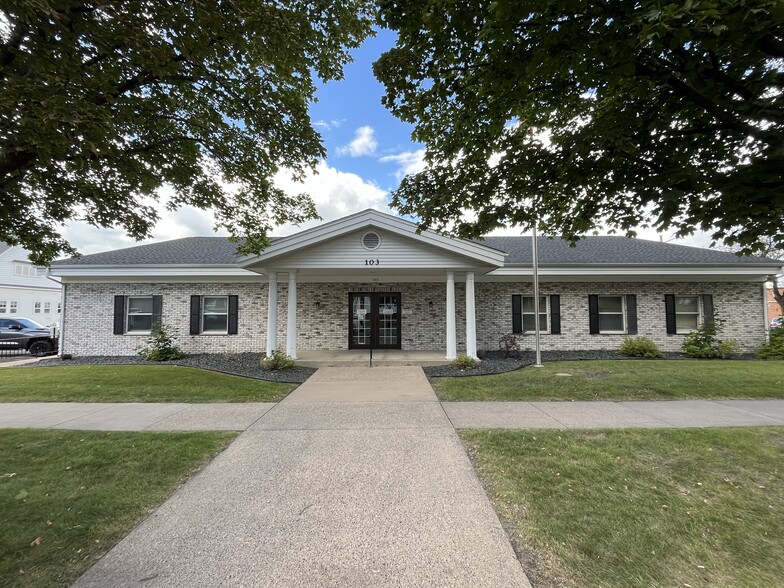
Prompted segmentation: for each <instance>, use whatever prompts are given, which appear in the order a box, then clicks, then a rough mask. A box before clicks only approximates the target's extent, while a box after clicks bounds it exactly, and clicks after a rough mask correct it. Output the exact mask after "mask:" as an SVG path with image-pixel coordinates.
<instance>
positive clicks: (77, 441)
mask: <svg viewBox="0 0 784 588" xmlns="http://www.w3.org/2000/svg"><path fill="white" fill-rule="evenodd" d="M234 437H236V433H225V432H224V433H116V432H114V433H103V432H101V433H96V432H86V431H47V430H29V429H18V430H11V429H3V430H0V529H2V532H0V585H2V586H8V587H12V586H13V587H20V588H22V587H24V588H37V587H50V586H68V585H70V584H71V583H72V582H73V581H75V580H76V578H78V577H79V576H80V575H81V574H82V573H83V572H84V571H85V570H86V569H87V568H88V567H90V565H91V564H92V563H93V562H94V561H96V559H98V558H100V557H101V556H102V555H103V554H104V553H106V552H107V551H108V550H109V549H111V547H112V546H114V545H115V544H116V543H117V542H118V541H119V540H120V539H122V538H123V537H124V536H125V535H126V534H127V533H128V532H129V531H130V530H131V529H132V528H133V527H134V526H135V525H136V524H137V523H139V522H140V521H141V520H142V519H143V518H144V517H145V516H146V515H147V514H149V513H150V512H151V511H152V510H153V509H154V508H155V507H156V506H157V505H159V504H160V503H161V502H163V501H164V500H165V499H166V498H167V497H168V496H169V495H170V494H171V493H172V492H173V491H174V490H175V489H176V488H177V487H178V486H179V485H180V484H181V483H182V482H183V481H184V480H185V479H187V478H188V477H189V476H191V475H192V474H193V473H195V471H196V470H198V469H199V468H200V467H202V466H203V465H204V464H205V463H206V462H207V461H208V460H209V459H211V458H212V457H213V456H215V455H216V454H217V453H218V452H219V451H221V450H222V449H223V448H224V447H225V446H226V445H227V444H228V443H229V442H230V441H231V440H232V439H234Z"/></svg>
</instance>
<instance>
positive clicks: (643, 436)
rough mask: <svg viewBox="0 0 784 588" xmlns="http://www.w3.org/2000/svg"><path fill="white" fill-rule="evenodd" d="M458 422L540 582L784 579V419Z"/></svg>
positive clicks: (781, 582)
mask: <svg viewBox="0 0 784 588" xmlns="http://www.w3.org/2000/svg"><path fill="white" fill-rule="evenodd" d="M460 434H461V437H462V439H463V441H464V443H465V444H466V445H467V447H468V450H469V453H470V454H471V455H472V458H473V459H474V462H475V464H476V467H477V470H478V472H479V474H480V477H481V478H482V479H483V482H484V484H485V486H486V488H487V489H488V494H489V495H490V496H491V498H492V500H493V502H494V504H495V506H496V509H497V511H498V513H499V516H500V517H501V520H502V521H503V522H504V524H505V527H506V529H507V531H508V533H509V535H510V538H511V540H512V543H513V545H514V546H515V550H516V551H517V552H518V554H519V556H520V558H521V561H523V563H524V565H525V567H526V569H527V571H528V573H529V574H530V575H531V577H532V581H533V582H534V585H535V586H537V587H540V588H554V587H555V586H559V587H560V586H569V587H575V588H576V587H588V586H602V587H607V588H616V587H617V588H627V587H639V588H648V587H651V586H681V587H683V586H691V587H692V588H698V587H704V588H707V587H713V586H721V587H722V588H729V587H738V588H741V587H747V586H754V587H755V588H766V587H770V588H774V587H775V588H778V587H780V586H784V557H782V554H784V466H783V465H782V464H784V427H770V428H756V429H754V428H744V429H703V430H613V431H542V430H539V431H496V430H494V431H486V430H472V431H462V432H461V433H460Z"/></svg>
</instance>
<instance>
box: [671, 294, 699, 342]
mask: <svg viewBox="0 0 784 588" xmlns="http://www.w3.org/2000/svg"><path fill="white" fill-rule="evenodd" d="M699 322H700V302H699V300H698V299H697V296H676V297H675V332H676V333H691V332H692V331H696V330H697V326H698V325H699Z"/></svg>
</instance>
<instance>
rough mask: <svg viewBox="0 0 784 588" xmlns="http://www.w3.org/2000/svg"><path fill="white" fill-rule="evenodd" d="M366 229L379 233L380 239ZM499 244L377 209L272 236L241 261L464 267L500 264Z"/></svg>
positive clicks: (269, 265)
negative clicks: (448, 234)
mask: <svg viewBox="0 0 784 588" xmlns="http://www.w3.org/2000/svg"><path fill="white" fill-rule="evenodd" d="M368 233H372V234H374V235H376V236H377V238H378V244H376V243H375V240H374V238H373V237H367V235H368ZM504 256H505V254H504V253H503V252H501V251H498V250H497V249H493V248H491V247H487V246H485V245H481V244H479V243H474V242H471V241H465V240H462V239H454V238H451V237H446V236H444V235H440V234H438V233H435V232H433V231H422V232H417V226H416V224H414V223H412V222H410V221H406V220H404V219H401V218H398V217H394V216H391V215H388V214H384V213H382V212H378V211H376V210H365V211H363V212H360V213H357V214H354V215H351V216H348V217H345V218H342V219H338V220H336V221H332V222H330V223H325V224H323V225H319V226H317V227H314V228H312V229H307V230H305V231H302V232H300V233H297V234H295V235H291V236H289V237H285V238H281V239H276V240H275V241H274V242H273V243H272V244H270V246H269V247H268V248H267V249H266V250H265V251H264V252H263V253H262V254H261V255H257V256H252V257H248V258H246V259H244V260H243V261H242V264H241V265H242V267H245V268H249V269H250V268H257V267H265V268H275V267H283V266H285V267H290V268H326V267H333V268H346V269H350V268H359V267H363V266H365V265H378V266H379V267H380V268H390V269H391V268H397V269H400V268H422V269H424V268H428V267H431V268H444V269H450V268H455V269H458V268H465V267H474V266H484V267H488V269H489V268H492V267H500V266H502V265H503V263H504Z"/></svg>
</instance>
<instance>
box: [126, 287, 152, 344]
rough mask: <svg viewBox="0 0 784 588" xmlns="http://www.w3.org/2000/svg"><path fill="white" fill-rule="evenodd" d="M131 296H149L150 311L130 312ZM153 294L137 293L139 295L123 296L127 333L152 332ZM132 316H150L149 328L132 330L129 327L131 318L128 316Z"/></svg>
mask: <svg viewBox="0 0 784 588" xmlns="http://www.w3.org/2000/svg"><path fill="white" fill-rule="evenodd" d="M132 298H149V299H150V312H134V313H131V299H132ZM153 304H154V302H153V296H152V295H149V296H147V295H145V294H142V295H139V296H127V297H126V298H125V332H126V333H128V334H139V335H149V334H150V333H151V332H152V327H154V326H155V325H153V324H152V316H153V312H152V308H153ZM131 315H133V316H149V317H150V328H149V329H146V330H133V329H131V320H130V317H131Z"/></svg>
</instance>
